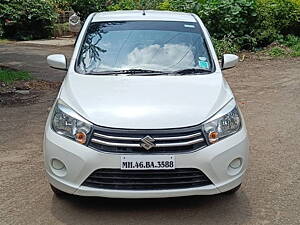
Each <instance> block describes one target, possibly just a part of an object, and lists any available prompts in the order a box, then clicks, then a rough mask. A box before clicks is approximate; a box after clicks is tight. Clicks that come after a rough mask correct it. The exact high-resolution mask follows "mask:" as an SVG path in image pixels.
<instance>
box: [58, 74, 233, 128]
mask: <svg viewBox="0 0 300 225" xmlns="http://www.w3.org/2000/svg"><path fill="white" fill-rule="evenodd" d="M59 97H60V98H61V99H62V100H63V101H64V102H65V103H66V104H68V105H69V106H70V107H71V108H73V109H74V110H75V111H76V112H77V113H79V114H80V115H81V116H83V117H84V118H85V119H87V120H89V121H91V122H92V123H94V124H97V125H99V126H105V127H115V128H127V129H166V128H179V127H188V126H193V125H197V124H200V123H202V122H203V121H205V120H207V119H209V118H210V117H211V116H212V115H213V114H215V113H216V112H217V111H218V110H219V109H220V108H221V107H223V106H224V105H225V104H226V103H227V102H228V101H229V100H230V99H232V97H233V96H232V92H231V90H230V88H229V87H228V85H227V83H226V81H225V80H224V79H223V77H222V75H221V73H214V74H209V75H185V76H96V75H93V76H91V75H78V74H69V75H68V76H67V77H66V79H65V81H64V83H63V85H62V88H61V92H60V96H59Z"/></svg>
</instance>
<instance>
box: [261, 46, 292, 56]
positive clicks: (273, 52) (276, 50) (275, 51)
mask: <svg viewBox="0 0 300 225" xmlns="http://www.w3.org/2000/svg"><path fill="white" fill-rule="evenodd" d="M266 54H267V55H269V56H272V57H279V56H284V55H287V54H288V52H287V51H286V50H285V49H284V48H282V47H280V46H275V47H272V48H270V49H268V50H267V52H266Z"/></svg>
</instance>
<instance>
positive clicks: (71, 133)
mask: <svg viewBox="0 0 300 225" xmlns="http://www.w3.org/2000/svg"><path fill="white" fill-rule="evenodd" d="M52 128H53V130H54V131H55V132H56V133H58V134H60V135H62V136H64V137H67V138H71V139H73V140H75V141H77V142H79V143H80V144H85V143H86V142H87V136H88V134H89V132H90V131H91V128H92V124H91V123H89V122H88V121H86V120H85V119H83V118H82V117H81V116H80V115H78V114H77V113H76V112H75V111H74V110H73V109H71V108H70V107H69V106H67V105H66V104H65V103H64V102H63V101H61V100H58V101H57V103H56V105H55V107H54V112H53V116H52Z"/></svg>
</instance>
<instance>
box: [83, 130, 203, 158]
mask: <svg viewBox="0 0 300 225" xmlns="http://www.w3.org/2000/svg"><path fill="white" fill-rule="evenodd" d="M147 136H148V137H150V138H153V139H154V141H153V143H154V145H155V146H153V147H152V148H150V149H148V150H147V149H145V148H144V147H142V146H141V144H142V143H143V142H142V139H143V138H145V137H147ZM88 145H89V147H92V148H94V149H96V150H99V151H104V152H113V153H151V154H155V153H184V152H190V151H194V150H198V149H200V148H203V147H205V146H207V143H206V141H205V139H204V136H203V134H202V132H201V128H200V127H199V126H196V127H189V128H180V129H164V130H163V129H162V130H127V129H113V128H102V127H96V128H95V129H94V130H93V133H92V136H91V138H90V140H89V144H88Z"/></svg>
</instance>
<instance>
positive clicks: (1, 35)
mask: <svg viewBox="0 0 300 225" xmlns="http://www.w3.org/2000/svg"><path fill="white" fill-rule="evenodd" d="M3 36H4V30H3V25H2V24H1V23H0V38H2V37H3Z"/></svg>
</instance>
